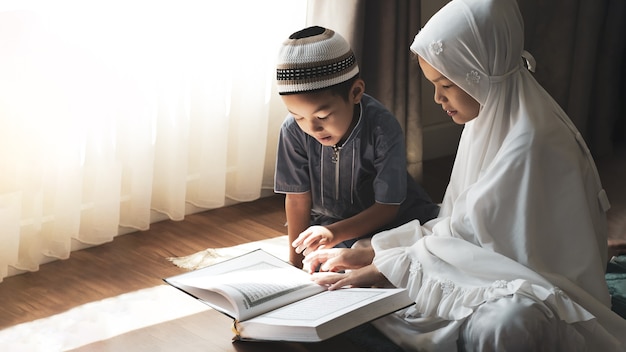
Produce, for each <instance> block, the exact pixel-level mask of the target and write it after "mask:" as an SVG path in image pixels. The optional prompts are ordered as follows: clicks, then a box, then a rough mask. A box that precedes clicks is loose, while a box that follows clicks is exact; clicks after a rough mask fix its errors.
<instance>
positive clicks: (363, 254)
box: [302, 247, 374, 273]
mask: <svg viewBox="0 0 626 352" xmlns="http://www.w3.org/2000/svg"><path fill="white" fill-rule="evenodd" d="M373 259H374V249H373V248H372V247H364V248H329V249H318V250H316V251H314V252H312V253H309V254H308V255H307V256H306V257H305V258H304V260H303V261H302V264H303V266H304V269H305V270H307V271H308V272H309V273H313V272H314V271H315V270H316V269H317V268H318V267H319V266H320V265H321V267H320V269H319V271H343V270H346V269H358V268H362V267H364V266H366V265H369V264H371V263H372V260H373Z"/></svg>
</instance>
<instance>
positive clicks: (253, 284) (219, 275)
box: [166, 251, 325, 320]
mask: <svg viewBox="0 0 626 352" xmlns="http://www.w3.org/2000/svg"><path fill="white" fill-rule="evenodd" d="M166 282H168V283H170V284H172V285H173V286H176V287H179V288H180V289H182V290H183V291H186V292H188V293H189V294H191V295H193V296H194V297H196V298H198V299H201V300H202V301H204V302H205V303H207V304H208V305H210V306H212V307H213V308H215V309H217V310H219V311H221V312H223V313H225V314H228V315H229V316H231V317H233V318H235V319H237V320H246V319H249V318H250V317H253V316H256V315H258V314H262V313H264V312H267V311H270V310H272V309H276V308H277V307H280V306H283V305H285V304H288V303H291V302H295V301H298V300H300V299H303V298H305V297H308V296H310V295H313V294H315V293H317V292H321V291H324V290H325V288H323V287H322V286H319V285H317V284H315V283H313V282H312V281H311V280H310V275H309V274H307V273H306V272H304V271H302V270H300V269H297V268H295V267H293V266H291V265H289V264H288V263H285V262H283V261H281V260H280V259H278V258H276V257H274V256H272V255H270V254H268V253H266V252H263V251H254V252H251V253H249V254H246V255H244V256H241V257H237V258H233V259H231V260H228V261H226V262H222V263H218V264H216V265H213V266H211V267H208V268H204V269H200V270H196V271H194V272H190V273H186V274H182V275H179V276H176V277H173V278H169V279H166Z"/></svg>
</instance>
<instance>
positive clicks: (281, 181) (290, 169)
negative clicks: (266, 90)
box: [274, 116, 311, 193]
mask: <svg viewBox="0 0 626 352" xmlns="http://www.w3.org/2000/svg"><path fill="white" fill-rule="evenodd" d="M310 184H311V181H310V176H309V158H308V153H307V148H306V136H305V134H304V133H303V132H301V131H300V128H299V127H298V126H297V124H296V123H295V122H294V120H293V117H291V116H290V117H288V118H287V120H285V122H284V123H283V125H282V126H281V129H280V135H279V138H278V150H277V153H276V171H275V173H274V192H276V193H304V192H308V191H309V190H310V189H311V186H310Z"/></svg>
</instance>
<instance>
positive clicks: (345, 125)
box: [274, 26, 439, 268]
mask: <svg viewBox="0 0 626 352" xmlns="http://www.w3.org/2000/svg"><path fill="white" fill-rule="evenodd" d="M277 86H278V92H279V94H280V95H281V97H282V99H283V102H284V104H285V106H286V107H287V109H288V111H289V112H290V114H289V115H288V116H287V118H286V120H285V121H284V122H283V125H282V127H281V130H280V138H279V144H278V153H277V164H276V174H275V184H274V190H275V192H277V193H285V194H286V198H285V213H286V217H287V233H288V237H289V243H290V244H291V245H292V246H293V248H290V253H289V261H290V262H291V263H292V264H293V265H294V266H296V267H299V268H302V259H303V255H307V254H309V253H311V252H312V251H314V250H316V249H318V248H330V247H333V246H335V247H343V248H349V247H351V246H352V245H353V244H354V243H355V242H356V241H357V240H358V239H362V238H363V239H364V238H369V237H371V236H372V235H373V234H375V233H376V232H379V231H381V230H384V229H388V228H392V227H396V226H399V225H401V224H403V223H405V222H408V221H410V220H413V219H419V220H420V221H421V222H422V223H424V222H426V221H428V220H430V219H432V218H434V217H436V216H437V213H438V212H439V207H438V206H437V205H436V204H434V203H433V202H432V201H431V200H430V197H429V196H428V195H427V194H426V192H425V191H424V190H423V189H422V188H421V187H420V186H419V185H418V184H417V183H416V182H415V181H414V180H413V179H412V178H411V176H410V175H409V174H408V172H407V170H406V150H405V144H404V137H403V131H402V129H401V127H400V124H399V123H398V121H397V120H396V119H395V117H394V116H393V115H392V114H391V112H389V111H388V110H387V109H386V108H385V107H383V106H382V105H381V104H380V103H379V102H378V101H376V100H375V99H374V98H372V97H370V96H368V95H367V94H365V82H364V81H363V80H362V79H361V78H360V77H359V67H358V64H357V62H356V59H355V57H354V54H353V53H352V50H351V48H350V46H349V44H348V43H347V42H346V40H345V39H344V38H343V37H341V36H340V35H339V34H337V33H335V32H334V31H332V30H330V29H326V28H323V27H318V26H315V27H309V28H305V29H303V30H301V31H298V32H296V33H294V34H292V35H291V36H290V37H289V39H287V40H286V41H285V42H284V43H283V45H282V47H281V49H280V53H279V58H278V65H277Z"/></svg>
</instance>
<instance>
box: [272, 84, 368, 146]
mask: <svg viewBox="0 0 626 352" xmlns="http://www.w3.org/2000/svg"><path fill="white" fill-rule="evenodd" d="M364 91H365V83H364V82H363V80H361V79H357V80H356V81H355V82H354V84H353V85H352V88H351V89H350V94H349V97H348V101H346V100H344V98H343V97H341V96H339V95H333V94H332V93H331V92H330V91H328V90H326V91H322V92H319V93H302V94H290V95H282V96H281V97H282V99H283V102H284V103H285V106H286V107H287V110H289V112H290V113H291V114H292V115H293V117H294V118H295V120H296V123H297V124H298V126H300V128H301V129H302V131H304V132H305V133H306V134H308V135H309V136H311V137H313V138H315V139H316V140H317V141H318V142H320V143H321V144H322V145H325V146H334V145H337V144H340V142H341V141H342V140H343V139H344V138H347V137H348V134H349V133H350V131H351V130H352V127H353V126H354V124H353V122H355V123H356V121H357V119H358V116H356V117H354V108H355V104H358V103H359V102H360V101H361V97H362V96H363V93H364ZM353 117H354V118H353Z"/></svg>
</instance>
